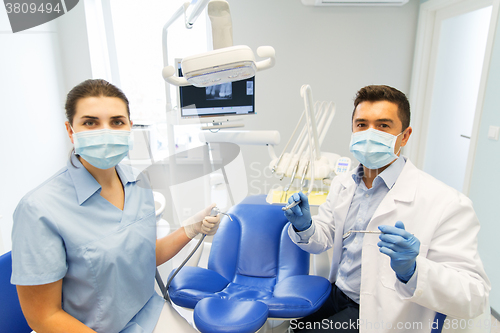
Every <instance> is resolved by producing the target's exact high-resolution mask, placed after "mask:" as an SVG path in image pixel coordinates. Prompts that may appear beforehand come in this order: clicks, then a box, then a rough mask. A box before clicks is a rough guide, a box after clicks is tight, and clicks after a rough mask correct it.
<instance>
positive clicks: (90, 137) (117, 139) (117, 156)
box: [71, 128, 132, 169]
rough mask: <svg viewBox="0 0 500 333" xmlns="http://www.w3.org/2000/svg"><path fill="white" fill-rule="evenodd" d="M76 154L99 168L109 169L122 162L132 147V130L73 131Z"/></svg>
mask: <svg viewBox="0 0 500 333" xmlns="http://www.w3.org/2000/svg"><path fill="white" fill-rule="evenodd" d="M71 130H73V128H71ZM73 141H74V145H75V154H77V155H80V156H81V157H82V158H83V159H84V160H85V161H87V162H89V163H90V164H92V165H93V166H95V167H96V168H98V169H109V168H112V167H114V166H116V165H117V164H118V163H120V161H121V160H123V158H124V157H125V156H127V154H128V151H129V150H130V149H132V137H131V136H130V131H121V130H110V129H100V130H90V131H83V132H78V133H75V132H74V131H73Z"/></svg>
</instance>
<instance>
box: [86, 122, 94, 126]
mask: <svg viewBox="0 0 500 333" xmlns="http://www.w3.org/2000/svg"><path fill="white" fill-rule="evenodd" d="M94 124H95V122H93V121H86V122H84V123H83V125H84V126H93V125H94Z"/></svg>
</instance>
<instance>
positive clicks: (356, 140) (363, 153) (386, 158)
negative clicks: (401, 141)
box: [349, 128, 403, 170]
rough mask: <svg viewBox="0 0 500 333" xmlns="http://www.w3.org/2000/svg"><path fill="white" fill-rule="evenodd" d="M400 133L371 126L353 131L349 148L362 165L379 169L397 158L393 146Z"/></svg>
mask: <svg viewBox="0 0 500 333" xmlns="http://www.w3.org/2000/svg"><path fill="white" fill-rule="evenodd" d="M401 134H403V132H401V133H399V134H398V135H392V134H389V133H385V132H382V131H378V130H376V129H373V128H369V129H367V130H366V131H361V132H355V133H352V135H351V143H350V149H349V150H350V152H351V153H353V155H354V157H356V159H357V160H358V161H359V162H360V163H361V164H363V166H365V167H367V168H368V169H373V170H375V169H380V168H382V167H384V166H386V165H387V164H389V163H391V162H392V161H394V160H395V159H396V158H398V155H397V154H395V153H394V147H395V145H396V140H397V139H398V136H400V135H401ZM399 150H401V147H400V148H399ZM398 153H399V151H398Z"/></svg>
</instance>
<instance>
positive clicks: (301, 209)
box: [285, 192, 312, 231]
mask: <svg viewBox="0 0 500 333" xmlns="http://www.w3.org/2000/svg"><path fill="white" fill-rule="evenodd" d="M299 200H300V201H301V202H300V203H299V204H298V205H297V206H295V207H292V208H290V209H287V210H285V217H286V218H287V219H288V221H290V222H291V223H292V224H293V226H294V227H295V229H297V230H298V231H304V230H306V229H308V228H309V227H310V226H311V224H312V219H311V211H310V209H309V200H308V199H307V196H306V195H305V194H304V193H302V192H298V193H294V194H293V195H292V196H291V197H290V198H288V203H289V204H291V203H293V202H294V201H299Z"/></svg>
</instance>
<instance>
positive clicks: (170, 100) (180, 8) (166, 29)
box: [161, 2, 189, 112]
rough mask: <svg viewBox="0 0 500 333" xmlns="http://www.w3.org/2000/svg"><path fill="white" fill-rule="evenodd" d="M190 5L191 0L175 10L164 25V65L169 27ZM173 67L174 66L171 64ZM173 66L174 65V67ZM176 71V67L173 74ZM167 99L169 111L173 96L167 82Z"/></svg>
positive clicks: (165, 63)
mask: <svg viewBox="0 0 500 333" xmlns="http://www.w3.org/2000/svg"><path fill="white" fill-rule="evenodd" d="M188 7H189V2H185V3H184V4H183V5H182V6H180V7H179V9H177V10H176V11H175V13H174V14H173V15H172V16H171V17H170V19H169V20H168V21H167V22H166V23H165V24H164V25H163V29H162V34H161V39H162V51H163V66H165V67H168V48H167V45H168V28H169V27H170V26H171V25H172V24H173V23H174V22H175V21H176V20H177V19H178V18H179V17H180V16H181V15H182V14H183V13H185V12H186V10H187V8H188ZM170 67H172V66H170ZM172 68H173V67H172ZM174 73H175V69H174V71H173V72H172V74H171V75H173V74H174ZM162 74H163V73H162ZM165 99H166V104H167V105H166V107H167V112H169V111H171V110H172V98H171V96H170V86H169V85H168V84H167V82H165Z"/></svg>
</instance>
